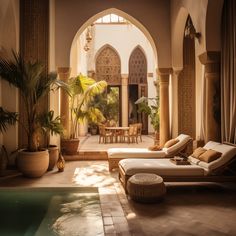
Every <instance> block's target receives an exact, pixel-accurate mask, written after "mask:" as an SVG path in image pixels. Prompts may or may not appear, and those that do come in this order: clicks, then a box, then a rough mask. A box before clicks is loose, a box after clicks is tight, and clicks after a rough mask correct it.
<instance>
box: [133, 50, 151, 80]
mask: <svg viewBox="0 0 236 236" xmlns="http://www.w3.org/2000/svg"><path fill="white" fill-rule="evenodd" d="M146 83H147V60H146V57H145V55H144V53H143V51H142V50H141V48H140V47H139V46H138V47H136V48H135V49H134V50H133V52H132V53H131V55H130V59H129V84H146Z"/></svg>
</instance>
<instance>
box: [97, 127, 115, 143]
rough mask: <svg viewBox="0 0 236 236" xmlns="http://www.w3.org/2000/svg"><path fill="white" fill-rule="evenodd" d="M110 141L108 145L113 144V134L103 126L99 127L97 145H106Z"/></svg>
mask: <svg viewBox="0 0 236 236" xmlns="http://www.w3.org/2000/svg"><path fill="white" fill-rule="evenodd" d="M108 140H110V143H112V142H113V134H112V132H110V131H107V130H106V129H105V125H99V143H101V142H103V143H107V142H108Z"/></svg>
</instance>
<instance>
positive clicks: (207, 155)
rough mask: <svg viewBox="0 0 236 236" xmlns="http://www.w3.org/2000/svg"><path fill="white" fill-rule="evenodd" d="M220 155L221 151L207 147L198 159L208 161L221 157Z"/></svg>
mask: <svg viewBox="0 0 236 236" xmlns="http://www.w3.org/2000/svg"><path fill="white" fill-rule="evenodd" d="M221 155H222V153H221V152H217V151H215V150H212V149H209V150H207V151H206V152H204V153H203V154H202V155H200V156H199V158H198V159H199V160H201V161H204V162H207V163H209V162H212V161H214V160H216V159H218V158H219V157H221Z"/></svg>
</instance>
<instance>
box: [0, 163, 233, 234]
mask: <svg viewBox="0 0 236 236" xmlns="http://www.w3.org/2000/svg"><path fill="white" fill-rule="evenodd" d="M0 186H12V187H13V186H14V187H23V186H29V187H43V186H46V187H61V186H67V187H70V186H97V187H99V195H100V203H101V209H102V216H103V223H104V232H105V235H106V236H109V235H135V236H136V235H138V236H139V235H140V236H141V235H142V236H145V235H147V236H152V235H153V236H154V235H155V236H156V235H181V236H182V235H209V236H211V235H212V236H214V235H230V236H231V235H236V224H235V219H236V201H235V199H236V184H227V185H226V184H225V185H220V184H212V183H210V184H209V183H208V184H207V183H205V184H184V183H182V184H175V183H168V184H167V194H166V196H165V198H164V201H162V202H160V203H156V204H140V203H136V202H133V201H132V200H130V199H129V198H127V196H126V195H125V193H124V191H123V188H122V186H121V185H120V183H119V181H118V179H117V172H112V173H109V171H108V165H107V161H71V162H67V163H66V168H65V171H64V172H62V173H58V172H57V170H56V169H55V170H53V171H50V172H48V173H46V174H45V175H44V176H43V177H42V178H39V179H28V178H24V177H22V176H20V175H17V176H15V177H14V176H13V177H8V178H0Z"/></svg>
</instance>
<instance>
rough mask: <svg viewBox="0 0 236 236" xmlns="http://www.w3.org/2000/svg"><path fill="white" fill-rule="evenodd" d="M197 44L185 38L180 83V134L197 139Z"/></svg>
mask: <svg viewBox="0 0 236 236" xmlns="http://www.w3.org/2000/svg"><path fill="white" fill-rule="evenodd" d="M195 114H196V105H195V42H194V39H191V38H186V37H185V38H184V42H183V70H182V72H181V73H180V76H179V81H178V117H179V119H178V120H179V121H178V127H179V128H178V132H179V133H184V134H188V135H190V136H191V137H195V134H196V117H195V116H196V115H195Z"/></svg>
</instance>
